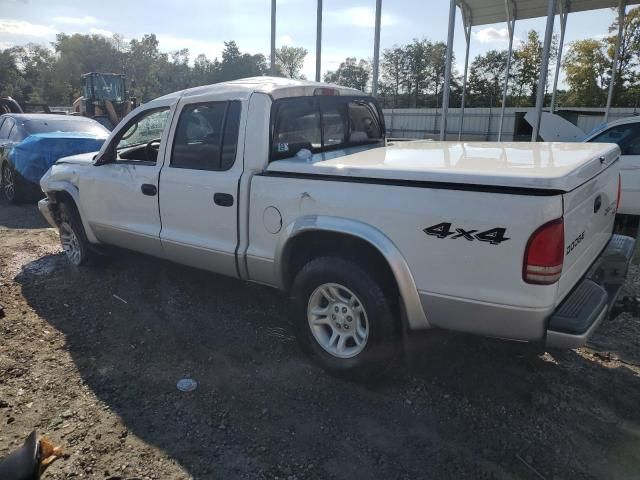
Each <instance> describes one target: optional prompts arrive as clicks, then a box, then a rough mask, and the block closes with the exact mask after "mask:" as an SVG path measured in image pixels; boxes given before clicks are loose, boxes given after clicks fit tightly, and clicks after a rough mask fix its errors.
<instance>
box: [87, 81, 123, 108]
mask: <svg viewBox="0 0 640 480" xmlns="http://www.w3.org/2000/svg"><path fill="white" fill-rule="evenodd" d="M92 80H93V92H94V97H95V99H96V100H111V101H112V102H122V101H123V100H124V81H123V79H122V77H121V76H119V75H95V76H93V78H92Z"/></svg>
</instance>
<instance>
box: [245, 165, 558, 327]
mask: <svg viewBox="0 0 640 480" xmlns="http://www.w3.org/2000/svg"><path fill="white" fill-rule="evenodd" d="M250 204H251V208H250V221H249V225H250V238H249V248H248V250H247V265H248V270H249V277H250V278H251V279H253V280H257V281H260V282H263V283H268V284H274V285H277V284H278V279H277V278H276V269H275V266H274V264H273V260H274V252H275V251H276V249H277V246H278V244H279V243H280V242H282V241H283V239H281V238H280V237H281V236H282V235H285V233H284V232H286V231H287V229H286V226H287V225H289V224H291V223H292V222H294V221H295V220H296V219H297V218H299V217H300V216H304V215H327V216H333V217H342V218H347V219H355V220H358V221H360V222H364V223H367V224H369V225H371V226H373V227H375V228H376V229H378V230H380V231H381V232H383V233H384V234H385V235H386V236H387V237H388V238H389V239H390V240H391V241H392V242H393V244H395V246H396V247H397V248H398V249H399V251H400V252H401V253H402V255H403V256H404V258H405V260H406V261H407V263H408V265H409V268H410V270H411V273H412V275H413V278H414V280H415V284H416V288H417V290H418V291H419V293H420V294H421V297H423V296H424V297H425V298H427V299H428V298H436V297H437V298H448V299H452V300H457V299H459V300H461V301H472V302H478V304H480V303H483V304H496V305H501V306H505V307H507V308H509V307H510V306H513V307H517V308H518V309H522V308H524V309H535V310H536V311H540V312H544V313H545V314H546V312H547V311H548V310H549V309H550V308H551V307H552V306H553V305H554V303H555V296H556V294H557V285H551V286H537V285H529V284H526V283H524V281H523V280H522V261H523V255H524V250H525V247H526V243H527V240H528V239H529V236H530V235H531V234H532V233H533V231H534V230H536V229H537V228H538V227H539V226H540V225H542V224H544V223H546V222H548V221H550V220H553V219H555V218H559V217H561V216H562V198H561V196H559V195H555V196H530V195H512V194H502V193H487V192H478V191H460V190H446V189H434V188H420V187H413V186H411V187H408V186H397V185H381V184H371V183H350V182H345V181H333V180H315V179H302V178H282V177H270V176H261V175H258V176H255V177H254V178H253V181H252V188H251V198H250ZM268 207H275V208H277V209H278V210H279V211H280V213H281V215H282V219H283V221H282V223H283V228H282V230H281V231H280V232H278V233H276V234H272V233H269V232H268V231H267V229H266V228H265V224H264V219H263V217H264V212H265V210H266V209H267V208H268ZM442 223H450V224H451V227H450V230H451V232H452V233H451V234H449V235H446V236H445V237H444V238H438V237H437V236H435V235H428V234H427V233H425V231H424V230H425V228H428V227H433V226H436V225H439V224H442ZM495 228H504V229H505V232H504V237H505V238H506V239H505V240H504V241H501V242H499V243H498V244H491V243H490V242H487V241H479V240H478V239H477V238H476V237H475V235H476V234H478V233H480V232H485V231H487V230H492V229H495ZM456 229H462V230H464V231H466V232H469V233H470V237H471V238H469V237H465V236H464V235H460V234H459V232H457V230H456ZM456 237H457V238H456ZM424 303H425V302H423V304H424ZM426 303H427V304H428V300H427V302H426ZM425 310H426V311H425V314H426V317H427V320H428V321H429V323H430V324H431V325H436V326H443V327H451V326H452V325H453V324H455V321H456V319H455V318H452V317H451V316H450V315H449V314H448V312H447V311H446V309H442V308H434V310H433V311H432V312H430V311H428V310H429V308H428V305H427V308H426V309H425ZM466 312H467V314H469V315H471V314H472V313H473V312H472V311H470V310H466ZM450 313H453V312H450ZM514 321H516V322H517V318H514ZM542 331H543V330H542V326H539V327H536V335H538V334H539V335H542ZM481 332H482V329H478V333H481ZM489 333H491V332H489ZM495 334H497V335H499V333H495ZM532 335H533V334H532Z"/></svg>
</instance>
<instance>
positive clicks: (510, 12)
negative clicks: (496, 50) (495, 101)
mask: <svg viewBox="0 0 640 480" xmlns="http://www.w3.org/2000/svg"><path fill="white" fill-rule="evenodd" d="M504 8H505V10H506V12H507V29H508V30H509V50H508V51H507V72H506V76H505V77H504V90H503V91H502V105H501V107H500V126H499V127H498V141H499V142H500V141H502V126H503V125H504V111H505V108H506V107H507V92H508V91H509V75H510V74H511V57H512V56H513V31H514V29H515V27H516V17H515V15H516V12H515V6H513V5H512V4H511V2H510V1H509V0H505V2H504ZM489 108H491V105H489Z"/></svg>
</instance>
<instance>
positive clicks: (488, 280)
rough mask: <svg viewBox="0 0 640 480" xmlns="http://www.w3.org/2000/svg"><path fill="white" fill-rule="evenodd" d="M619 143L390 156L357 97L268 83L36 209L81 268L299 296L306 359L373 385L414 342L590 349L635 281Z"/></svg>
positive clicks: (188, 110)
mask: <svg viewBox="0 0 640 480" xmlns="http://www.w3.org/2000/svg"><path fill="white" fill-rule="evenodd" d="M619 155H620V150H619V148H618V147H617V146H616V145H613V144H595V143H591V144H590V143H582V144H577V143H573V144H565V143H535V144H531V143H501V144H499V143H458V142H429V141H415V142H406V143H399V144H396V145H392V144H387V142H386V139H385V126H384V119H383V116H382V114H381V111H380V108H379V107H378V105H377V103H376V101H375V100H374V99H372V98H371V97H368V96H365V95H364V94H363V93H362V92H359V91H357V90H353V89H349V88H343V87H339V86H335V85H327V84H321V83H313V82H302V81H293V80H285V79H277V78H268V77H259V78H250V79H245V80H238V81H233V82H228V83H221V84H217V85H211V86H205V87H199V88H193V89H189V90H184V91H181V92H177V93H174V94H170V95H167V96H164V97H162V98H158V99H157V100H154V101H152V102H150V103H147V104H145V105H143V106H141V107H139V108H137V109H136V110H134V111H133V112H131V113H130V114H129V115H128V116H127V117H126V118H125V119H124V120H123V121H122V122H121V123H120V124H119V125H118V126H117V127H116V128H115V130H114V131H113V132H112V133H111V136H110V137H109V139H108V140H107V141H106V142H105V144H104V146H103V147H102V149H101V150H100V152H99V153H98V154H97V155H96V154H90V155H79V156H74V157H67V158H64V159H61V160H59V161H58V162H57V164H55V165H54V166H53V167H52V168H51V169H50V170H49V171H48V172H47V174H46V175H45V176H44V177H43V179H42V181H41V186H42V189H43V191H44V192H45V193H46V198H45V199H44V200H42V201H41V202H40V203H39V207H40V210H41V212H42V213H43V214H44V216H45V217H46V218H47V220H48V221H49V223H50V224H51V225H53V226H56V227H57V228H59V231H60V238H61V242H62V246H63V248H64V251H65V252H66V255H67V256H68V258H69V260H70V261H71V262H72V263H73V264H74V265H80V264H82V263H84V262H85V261H86V260H87V259H88V258H89V256H90V255H91V253H92V251H93V250H95V249H99V248H100V246H101V245H115V246H119V247H124V248H128V249H132V250H137V251H139V252H143V253H146V254H151V255H155V256H158V257H161V258H165V259H169V260H172V261H175V262H178V263H181V264H185V265H191V266H193V267H196V268H201V269H206V270H210V271H213V272H217V273H220V274H223V275H228V276H231V277H236V278H240V279H243V280H248V281H252V282H257V283H261V284H265V285H270V286H273V287H276V288H279V289H281V290H283V291H285V292H287V293H289V294H290V296H291V299H292V302H293V309H292V321H293V325H294V326H295V328H296V330H297V335H298V338H299V341H300V343H301V345H302V346H303V347H304V348H305V349H306V350H307V351H308V352H310V353H311V354H312V355H313V356H314V357H315V358H316V359H317V360H318V361H319V362H320V363H321V364H322V365H323V366H324V367H325V368H327V369H329V370H331V371H334V372H353V373H358V374H361V373H371V372H377V371H379V370H381V367H383V366H386V365H388V364H389V363H390V362H389V360H390V359H391V358H392V357H393V356H394V355H396V354H397V352H398V350H400V346H399V345H400V344H401V343H402V342H399V341H398V339H399V338H401V337H402V332H405V333H408V332H410V331H411V330H418V329H428V328H433V327H441V328H445V329H451V330H458V331H463V332H470V333H475V334H481V335H488V336H494V337H502V338H506V339H515V340H521V341H532V342H545V343H546V345H548V346H555V347H565V348H573V347H577V346H580V345H582V344H584V342H585V341H586V340H587V338H588V337H589V335H591V333H592V332H593V331H594V329H595V328H596V327H597V326H598V324H599V323H600V322H601V321H602V320H603V319H604V318H606V317H607V316H608V315H609V313H610V309H611V307H612V304H613V303H614V302H615V300H616V297H617V295H618V292H619V290H620V287H621V285H622V284H623V282H624V279H625V276H626V272H627V267H628V264H629V262H630V259H631V257H632V252H633V249H634V240H633V239H631V238H628V237H622V236H616V235H614V236H612V228H613V223H614V217H615V214H616V209H617V207H618V204H619V201H620V198H619V192H620V180H619V173H618V169H619V167H618V163H619V162H618V157H619Z"/></svg>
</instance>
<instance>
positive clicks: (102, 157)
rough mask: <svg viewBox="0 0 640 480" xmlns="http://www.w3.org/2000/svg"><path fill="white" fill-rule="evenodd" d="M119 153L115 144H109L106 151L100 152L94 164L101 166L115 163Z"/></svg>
mask: <svg viewBox="0 0 640 480" xmlns="http://www.w3.org/2000/svg"><path fill="white" fill-rule="evenodd" d="M116 158H117V154H116V149H115V147H114V146H113V144H109V146H108V147H107V148H106V149H105V151H104V152H102V153H99V154H98V155H96V157H95V161H94V163H93V164H94V165H95V166H96V167H99V166H100V165H106V164H107V163H113V162H115V161H116Z"/></svg>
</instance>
